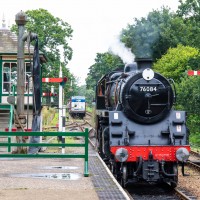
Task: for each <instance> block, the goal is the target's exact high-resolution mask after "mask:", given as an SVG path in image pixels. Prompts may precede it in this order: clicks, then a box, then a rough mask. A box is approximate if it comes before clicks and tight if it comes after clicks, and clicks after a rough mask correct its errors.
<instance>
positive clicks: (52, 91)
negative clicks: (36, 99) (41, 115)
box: [51, 85, 54, 103]
mask: <svg viewBox="0 0 200 200" xmlns="http://www.w3.org/2000/svg"><path fill="white" fill-rule="evenodd" d="M51 93H52V94H53V95H54V86H53V85H52V86H51ZM53 102H54V96H51V103H53Z"/></svg>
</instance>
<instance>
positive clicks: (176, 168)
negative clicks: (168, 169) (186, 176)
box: [171, 164, 178, 188]
mask: <svg viewBox="0 0 200 200" xmlns="http://www.w3.org/2000/svg"><path fill="white" fill-rule="evenodd" d="M173 173H174V174H176V176H174V177H173V180H172V181H171V187H172V188H175V187H176V186H177V184H178V167H177V164H173Z"/></svg>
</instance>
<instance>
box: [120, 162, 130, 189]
mask: <svg viewBox="0 0 200 200" xmlns="http://www.w3.org/2000/svg"><path fill="white" fill-rule="evenodd" d="M127 179H128V172H127V166H126V165H124V166H122V175H121V181H120V182H121V186H122V187H123V188H125V187H126V183H127Z"/></svg>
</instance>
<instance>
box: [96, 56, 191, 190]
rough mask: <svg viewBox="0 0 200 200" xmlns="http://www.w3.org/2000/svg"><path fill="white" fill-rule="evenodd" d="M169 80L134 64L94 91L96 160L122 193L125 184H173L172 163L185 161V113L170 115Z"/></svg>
mask: <svg viewBox="0 0 200 200" xmlns="http://www.w3.org/2000/svg"><path fill="white" fill-rule="evenodd" d="M175 100H176V92H175V86H174V82H173V80H168V79H166V78H165V77H163V76H162V75H161V74H159V73H156V72H154V71H153V70H152V60H151V59H136V60H135V63H134V64H129V65H126V66H125V67H124V69H123V70H116V71H113V72H111V73H108V74H106V75H104V76H103V77H102V78H101V79H100V80H99V81H98V84H97V88H96V130H97V132H96V139H97V147H98V151H99V154H100V156H101V157H102V158H103V160H104V161H105V162H106V163H107V164H108V166H109V167H110V169H111V171H112V173H113V174H114V175H115V177H116V178H117V180H118V181H119V182H120V183H121V185H122V186H123V187H126V186H127V184H128V183H131V182H143V181H146V182H155V183H160V182H167V183H169V184H170V185H171V187H173V188H174V187H176V186H177V183H178V163H179V162H180V163H182V173H183V175H184V162H185V161H186V160H187V159H188V157H189V152H190V146H189V139H188V137H189V136H188V135H189V130H188V128H187V126H186V112H185V111H179V110H174V109H173V104H174V103H175Z"/></svg>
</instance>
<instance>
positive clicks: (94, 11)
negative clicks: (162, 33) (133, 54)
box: [0, 0, 178, 84]
mask: <svg viewBox="0 0 200 200" xmlns="http://www.w3.org/2000/svg"><path fill="white" fill-rule="evenodd" d="M162 5H165V6H169V7H170V8H171V9H172V10H176V9H177V7H178V0H56V1H55V0H6V1H1V12H2V13H0V14H1V16H2V17H3V15H4V16H5V19H6V23H7V24H8V23H10V25H12V24H13V23H15V21H14V20H15V15H16V14H17V13H18V12H19V11H20V10H22V11H26V10H34V9H39V8H43V9H46V10H48V11H49V12H50V13H51V14H52V15H53V16H55V17H59V18H61V19H63V20H64V21H66V22H68V23H69V24H70V25H71V26H72V29H73V30H74V32H73V39H72V41H71V42H70V46H71V47H72V49H73V58H72V60H71V61H70V62H69V64H68V66H67V67H68V68H69V69H70V71H71V72H72V73H73V74H74V75H75V76H76V77H80V84H83V83H84V81H85V78H86V77H87V73H88V68H89V67H90V66H91V65H92V64H94V59H95V57H96V53H104V52H106V51H108V49H109V48H110V47H111V46H112V48H113V49H115V48H116V38H117V36H118V35H119V34H120V31H121V30H122V28H126V26H127V24H128V23H130V24H131V23H132V22H133V18H135V17H136V18H141V17H146V16H147V14H148V13H149V12H150V11H152V10H153V9H160V8H161V6H162ZM2 17H1V18H2ZM116 51H118V50H116Z"/></svg>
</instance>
